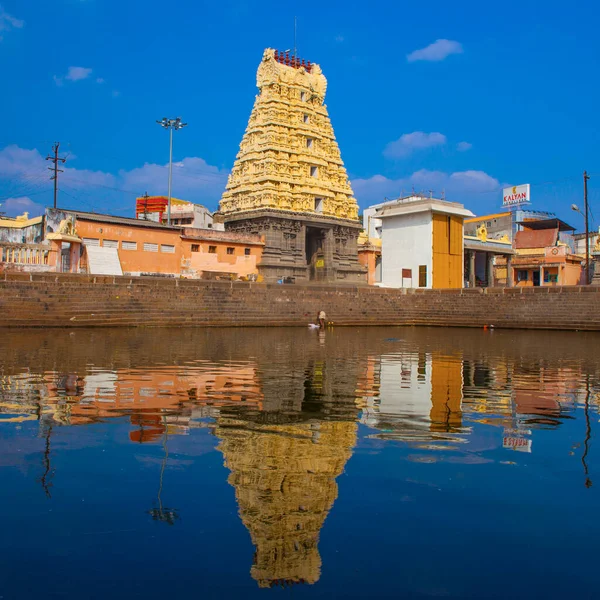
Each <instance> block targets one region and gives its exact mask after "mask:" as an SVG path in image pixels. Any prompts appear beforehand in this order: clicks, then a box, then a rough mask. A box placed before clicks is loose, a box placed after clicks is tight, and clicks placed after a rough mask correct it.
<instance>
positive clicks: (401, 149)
mask: <svg viewBox="0 0 600 600" xmlns="http://www.w3.org/2000/svg"><path fill="white" fill-rule="evenodd" d="M446 141H447V140H446V136H445V135H444V134H442V133H440V132H439V131H434V132H432V133H425V132H423V131H413V132H412V133H405V134H403V135H401V136H400V138H399V139H397V140H396V141H394V142H390V143H389V144H388V145H387V146H386V147H385V148H384V150H383V155H384V156H385V157H386V158H405V157H407V156H410V155H411V154H412V153H413V152H415V151H417V150H424V149H426V148H433V147H435V146H443V145H445V144H446Z"/></svg>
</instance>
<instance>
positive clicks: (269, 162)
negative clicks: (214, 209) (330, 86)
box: [218, 48, 366, 283]
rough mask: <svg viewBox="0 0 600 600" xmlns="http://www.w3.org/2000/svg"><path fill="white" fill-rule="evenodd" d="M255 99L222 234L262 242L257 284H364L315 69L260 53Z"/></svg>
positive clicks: (352, 206) (224, 203) (349, 197)
mask: <svg viewBox="0 0 600 600" xmlns="http://www.w3.org/2000/svg"><path fill="white" fill-rule="evenodd" d="M256 79H257V86H258V89H259V93H258V96H257V97H256V101H255V103H254V108H253V109H252V114H251V115H250V120H249V122H248V127H247V128H246V132H245V134H244V137H243V139H242V142H241V144H240V151H239V152H238V155H237V157H236V161H235V163H234V165H233V169H232V171H231V174H230V176H229V180H228V182H227V187H226V191H225V193H224V194H223V197H222V198H221V202H220V205H219V212H218V216H219V218H221V219H222V220H223V222H224V223H225V228H226V229H227V230H229V231H241V232H251V233H255V234H259V235H263V236H264V237H265V248H264V252H263V257H262V261H261V264H260V266H259V269H260V272H261V274H262V275H263V276H264V278H265V280H267V281H273V280H275V279H279V278H281V277H287V276H291V277H295V278H296V280H297V281H308V280H317V281H330V282H335V281H345V282H349V283H366V271H365V268H364V267H362V266H361V265H360V264H359V263H358V252H357V238H358V234H359V232H360V230H361V225H360V222H359V220H358V205H357V203H356V200H355V198H354V197H353V193H352V188H351V187H350V182H349V180H348V175H347V173H346V169H345V168H344V163H343V161H342V158H341V154H340V150H339V147H338V145H337V142H336V140H335V135H334V133H333V128H332V126H331V122H330V120H329V115H328V113H327V108H326V106H325V104H324V98H325V91H326V88H327V80H326V79H325V76H324V75H323V73H322V72H321V69H320V67H319V65H316V64H314V63H310V62H305V61H304V60H302V61H301V60H300V59H298V58H296V57H294V56H290V55H289V54H284V53H281V52H278V51H276V50H272V49H270V48H269V49H267V50H265V52H264V55H263V58H262V61H261V63H260V65H259V67H258V71H257V76H256Z"/></svg>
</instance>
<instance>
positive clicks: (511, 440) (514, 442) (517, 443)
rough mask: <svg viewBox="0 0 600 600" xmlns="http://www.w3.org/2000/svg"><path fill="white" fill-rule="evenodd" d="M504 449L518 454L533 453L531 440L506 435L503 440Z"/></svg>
mask: <svg viewBox="0 0 600 600" xmlns="http://www.w3.org/2000/svg"><path fill="white" fill-rule="evenodd" d="M502 447H503V448H508V449H509V450H516V451H517V452H531V440H529V439H527V438H523V437H513V436H508V435H505V436H504V438H502Z"/></svg>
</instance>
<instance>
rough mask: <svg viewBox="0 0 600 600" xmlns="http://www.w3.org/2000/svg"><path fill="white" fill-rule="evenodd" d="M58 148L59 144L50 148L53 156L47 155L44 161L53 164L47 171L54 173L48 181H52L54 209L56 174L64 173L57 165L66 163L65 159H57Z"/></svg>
mask: <svg viewBox="0 0 600 600" xmlns="http://www.w3.org/2000/svg"><path fill="white" fill-rule="evenodd" d="M59 146H60V142H56V143H55V144H54V146H52V152H54V156H52V155H51V154H49V155H48V156H46V160H51V161H52V162H53V163H54V166H53V167H48V171H54V175H53V176H52V177H50V179H54V208H56V197H57V195H58V174H59V173H64V171H63V170H62V169H59V168H58V163H59V162H61V163H62V164H63V165H64V164H65V163H66V162H67V159H66V158H59V156H58V147H59Z"/></svg>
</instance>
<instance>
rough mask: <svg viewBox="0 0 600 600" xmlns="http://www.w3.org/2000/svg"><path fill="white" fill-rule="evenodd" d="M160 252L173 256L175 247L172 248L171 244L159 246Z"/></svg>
mask: <svg viewBox="0 0 600 600" xmlns="http://www.w3.org/2000/svg"><path fill="white" fill-rule="evenodd" d="M160 251H161V252H164V253H165V254H175V246H172V245H171V244H161V245H160Z"/></svg>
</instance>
